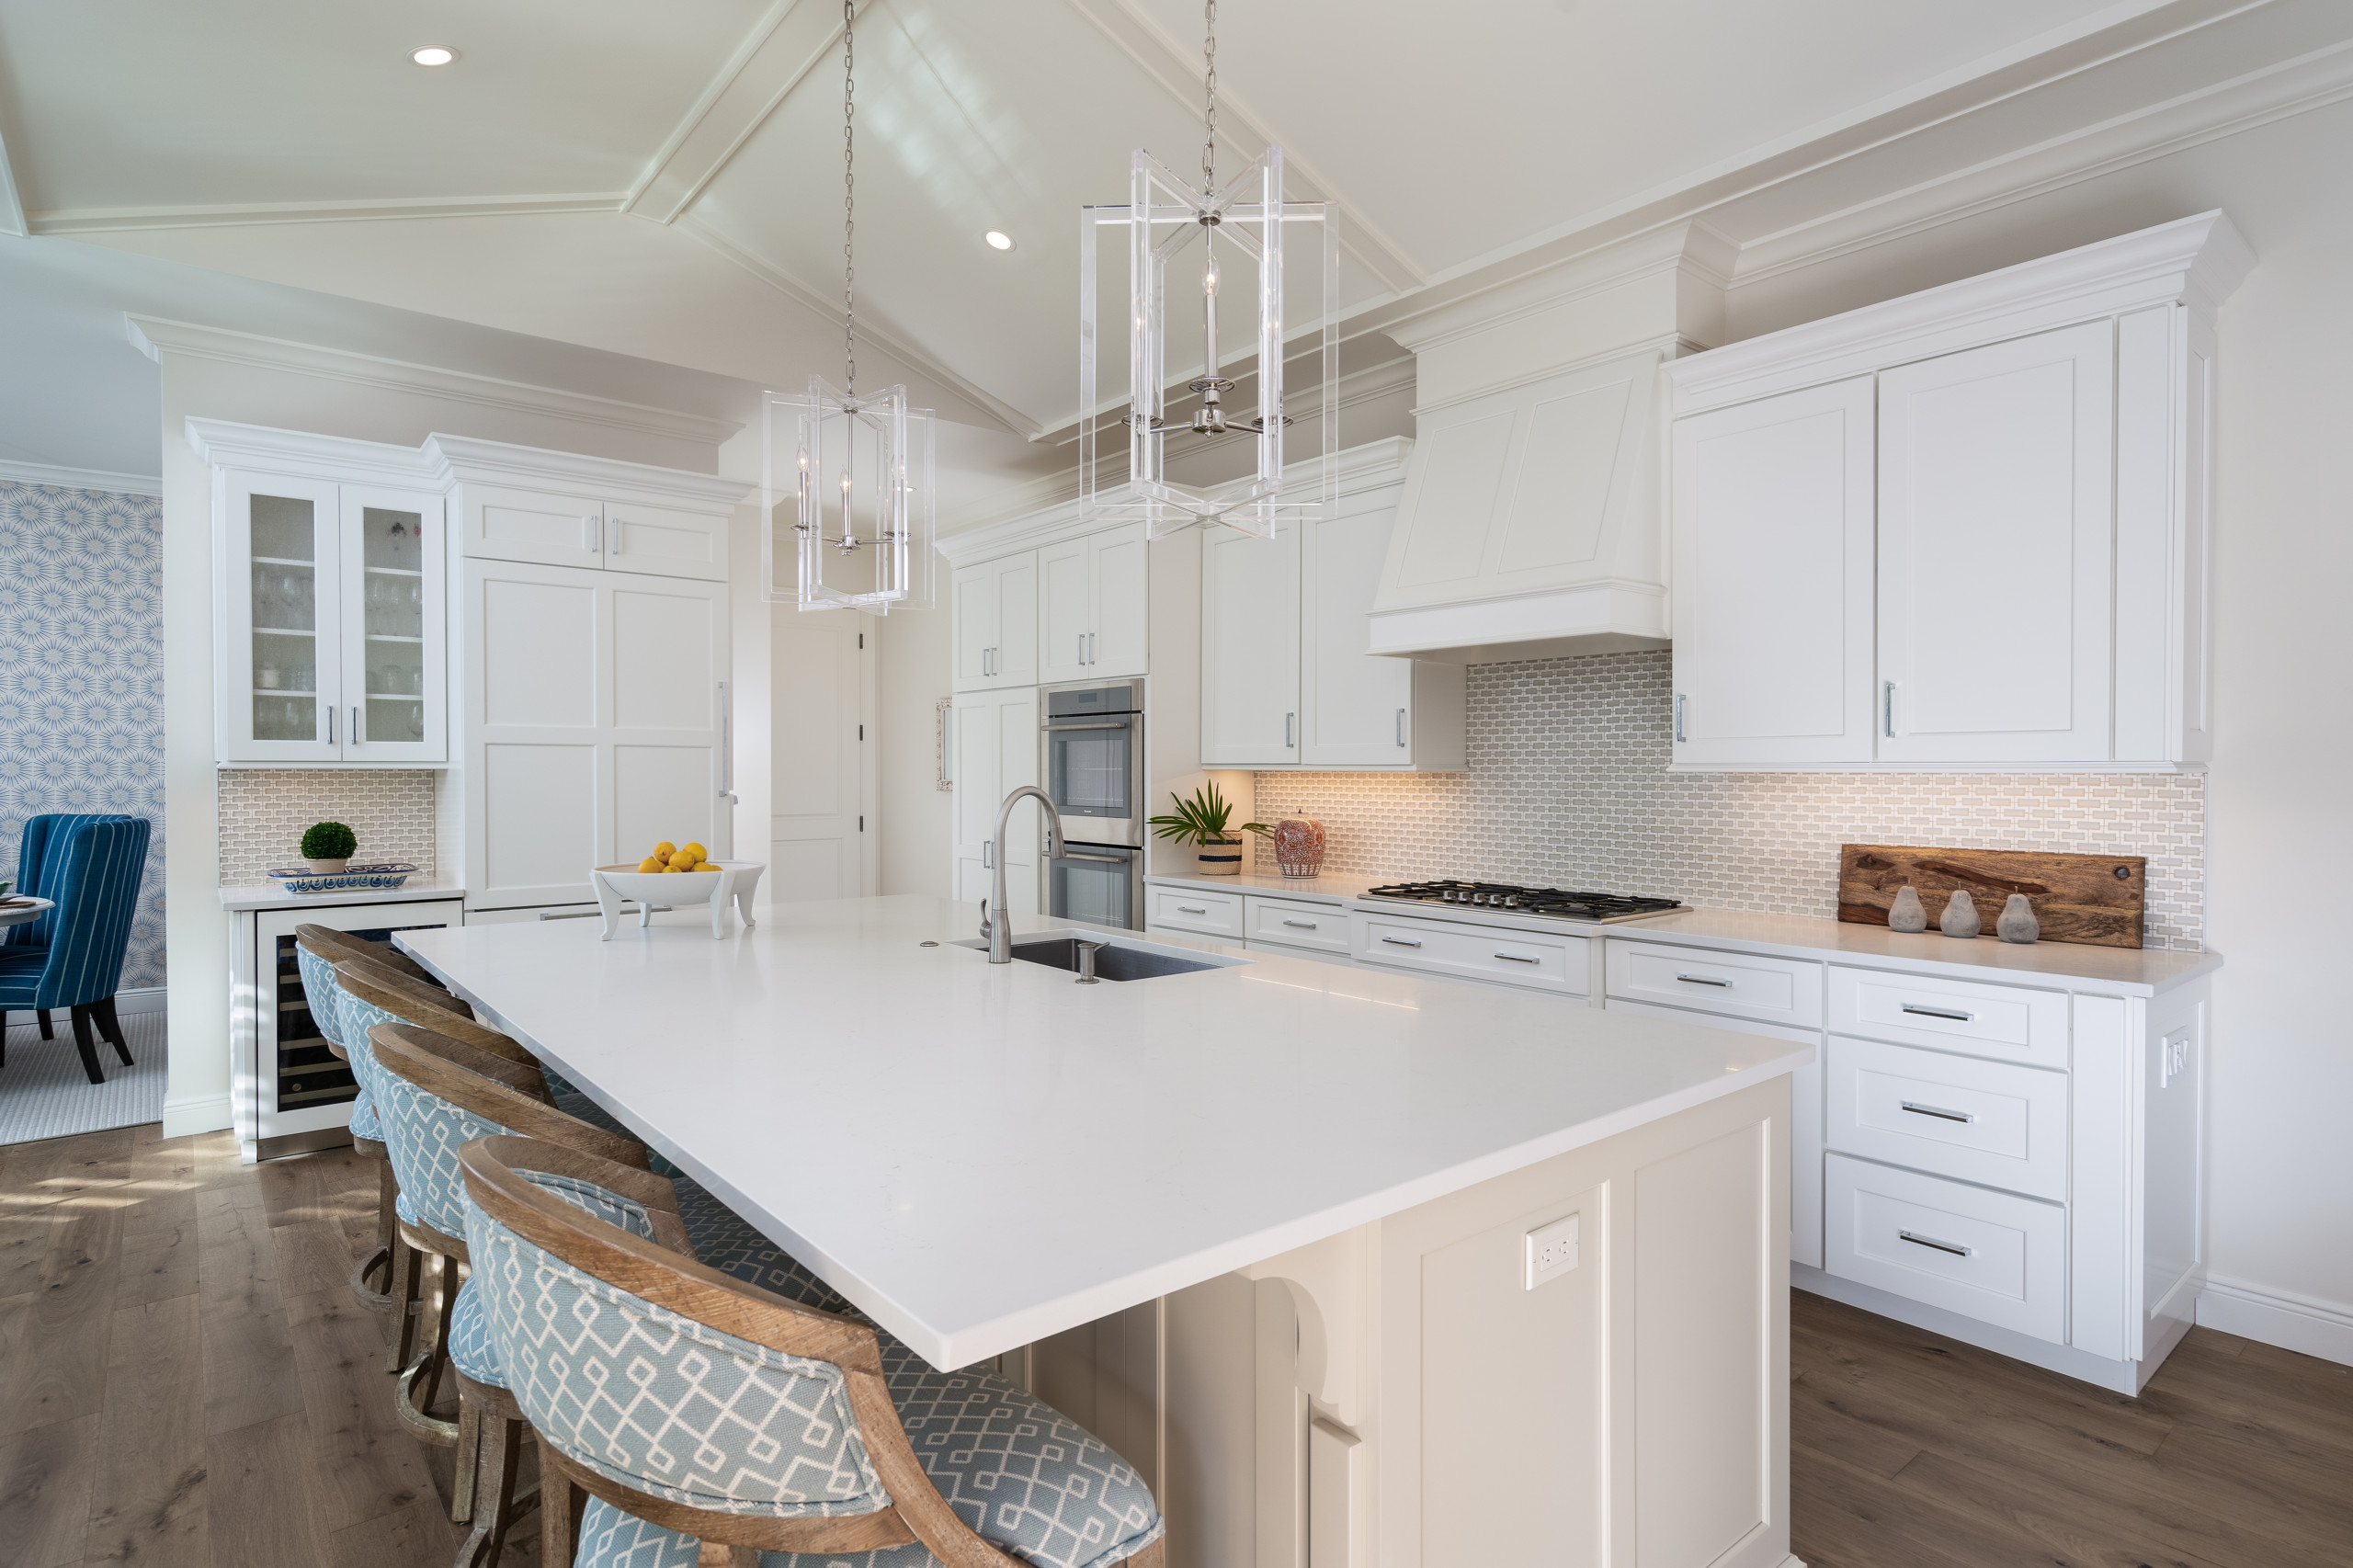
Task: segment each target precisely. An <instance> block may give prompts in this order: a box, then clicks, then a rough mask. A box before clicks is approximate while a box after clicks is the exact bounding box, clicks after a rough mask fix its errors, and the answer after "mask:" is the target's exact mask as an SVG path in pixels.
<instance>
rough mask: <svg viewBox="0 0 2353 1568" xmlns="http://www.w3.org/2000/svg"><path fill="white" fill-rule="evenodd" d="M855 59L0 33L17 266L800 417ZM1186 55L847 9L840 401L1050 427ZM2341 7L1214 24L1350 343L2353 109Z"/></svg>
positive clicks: (315, 15) (983, 16)
mask: <svg viewBox="0 0 2353 1568" xmlns="http://www.w3.org/2000/svg"><path fill="white" fill-rule="evenodd" d="M840 22H841V18H840V12H839V10H838V7H837V6H834V5H828V4H826V3H825V0H665V3H664V4H663V5H661V6H645V5H642V4H638V3H632V0H503V3H502V4H501V5H499V6H481V5H478V4H458V3H455V0H417V3H412V4H404V5H403V6H319V5H316V4H314V3H310V0H235V3H226V0H224V3H221V4H211V5H205V6H190V5H188V4H185V3H184V0H110V3H108V4H107V5H103V6H99V5H71V6H67V5H59V4H56V3H55V0H0V142H5V147H6V167H7V169H8V170H10V171H12V172H13V175H14V178H15V184H16V187H17V201H18V203H19V204H20V206H21V208H22V210H23V216H22V220H21V224H20V227H21V228H22V229H25V230H29V231H30V232H31V233H36V234H45V235H63V236H73V237H75V238H78V239H81V240H85V241H88V242H92V243H97V244H108V245H112V246H116V247H119V248H123V249H129V250H135V251H142V252H145V253H147V254H149V255H152V256H161V257H165V258H169V259H172V260H176V261H186V262H192V263H195V264H198V265H199V266H204V267H212V268H216V269H219V270H221V271H224V272H229V273H233V274H238V275H242V276H244V277H249V278H264V279H267V280H270V281H274V282H278V283H286V284H293V285H298V286H301V287H304V288H310V289H315V290H326V291H330V292H335V293H342V294H347V295H351V296H354V297H357V298H361V299H366V300H369V301H375V302H379V303H382V304H388V305H393V306H398V307H401V308H404V309H409V310H416V311H424V312H431V313H434V314H438V315H445V316H449V317H451V318H454V319H457V320H460V321H468V322H474V323H479V324H485V325H491V326H495V327H499V328H502V329H506V330H511V331H516V332H525V333H532V334H537V335H542V336H548V337H554V338H558V339H561V340H564V341H570V342H577V343H582V344H585V345H589V346H592V347H599V348H604V349H608V350H612V351H616V352H620V353H626V354H631V355H637V356H641V357H644V358H654V359H660V360H665V361H668V362H672V363H677V364H682V365H688V366H692V367H694V368H697V369H705V370H710V371H716V372H719V373H721V374H723V375H727V376H732V377H736V378H740V379H743V380H745V381H759V382H765V383H767V384H771V385H790V384H793V383H794V382H796V381H798V380H800V379H801V378H803V377H805V376H806V375H807V374H809V373H810V372H812V371H824V372H826V373H828V374H837V373H838V370H839V360H840V325H839V309H840V305H839V301H840V293H841V270H840V266H841V216H842V213H841V194H842V192H841V134H840V109H841V101H840V100H841V70H840V56H839V40H840ZM1200 30H1201V17H1200V12H1199V6H1198V5H1196V4H1193V3H1191V0H867V4H865V5H864V6H863V7H862V9H861V14H860V19H859V23H858V105H859V112H858V137H859V140H858V152H859V158H858V315H859V320H860V323H861V325H862V327H863V328H864V329H865V330H864V331H863V332H862V336H863V337H865V339H866V342H867V347H865V348H864V349H862V351H861V353H860V381H861V382H863V383H866V384H873V383H874V382H876V381H881V380H886V379H897V378H899V377H902V376H904V377H905V378H907V379H909V380H910V381H912V382H913V383H915V386H916V389H917V392H918V395H920V396H924V397H926V398H929V399H930V400H932V401H934V402H936V403H938V404H939V405H940V406H941V407H942V409H943V411H944V412H945V413H947V414H948V415H949V417H951V418H955V419H959V420H962V421H964V422H967V423H977V424H991V423H994V424H997V425H1001V426H1004V427H1005V428H1006V429H1009V430H1013V431H1016V432H1018V433H1020V434H1024V435H1029V434H1034V433H1037V432H1040V431H1051V430H1054V429H1057V428H1060V427H1063V426H1066V425H1067V424H1068V422H1069V421H1070V420H1071V419H1072V418H1074V415H1075V413H1076V409H1075V394H1076V386H1075V337H1076V333H1075V320H1074V318H1075V316H1076V312H1077V292H1076V290H1077V283H1076V271H1077V267H1076V232H1077V215H1078V209H1079V207H1080V205H1081V204H1082V203H1085V202H1088V201H1117V200H1119V199H1121V197H1122V193H1123V185H1124V179H1125V175H1126V169H1127V154H1128V152H1129V150H1130V149H1131V148H1132V147H1135V146H1138V145H1143V146H1148V147H1150V148H1152V149H1153V150H1154V152H1155V153H1158V154H1160V155H1161V156H1162V157H1163V158H1164V159H1165V161H1166V162H1167V163H1168V164H1170V165H1172V166H1173V167H1176V168H1178V169H1187V168H1190V167H1193V166H1195V165H1197V163H1198V159H1199V139H1200V129H1201V128H1200V116H1199V97H1200V90H1201V81H1200V52H1199V51H1200ZM2348 40H2353V6H2347V5H2346V4H2344V0H2255V3H2254V4H2252V5H2248V4H2243V3H2242V0H2124V3H2121V4H2119V3H2113V0H1972V3H1971V4H1969V5H1966V6H1956V5H1953V4H1951V3H1950V0H1643V3H1642V4H1629V3H1626V0H1477V3H1475V4H1455V5H1449V6H1432V5H1428V4H1426V3H1425V4H1406V3H1404V0H1280V3H1267V0H1257V3H1256V4H1250V3H1240V4H1237V3H1235V0H1228V3H1227V4H1226V6H1225V7H1224V10H1223V13H1222V17H1221V18H1220V23H1219V53H1218V63H1219V78H1220V86H1221V93H1222V102H1223V110H1222V117H1221V118H1222V142H1224V144H1225V146H1226V148H1227V151H1226V152H1225V153H1224V154H1223V157H1224V160H1225V162H1224V166H1225V167H1227V168H1232V167H1233V166H1235V165H1237V164H1238V162H1239V160H1240V159H1241V158H1242V157H1245V156H1247V155H1249V154H1251V153H1256V152H1257V151H1258V150H1259V148H1260V147H1261V146H1262V145H1263V144H1264V143H1265V142H1266V141H1267V140H1268V139H1274V140H1279V141H1280V142H1282V143H1283V144H1284V147H1285V149H1286V153H1287V155H1288V157H1289V158H1290V162H1291V165H1292V167H1293V170H1294V172H1295V174H1296V175H1297V176H1298V179H1297V181H1296V183H1297V184H1298V185H1299V186H1301V187H1303V188H1304V190H1305V192H1306V193H1307V194H1311V195H1316V196H1321V197H1324V198H1327V199H1332V200H1334V201H1336V202H1337V203H1338V204H1339V206H1340V211H1341V216H1342V223H1341V233H1342V235H1343V238H1344V242H1345V247H1346V248H1345V253H1344V259H1343V297H1344V300H1345V301H1346V302H1347V310H1348V311H1349V312H1352V313H1353V314H1354V316H1355V317H1356V321H1357V324H1358V328H1359V329H1364V330H1374V329H1378V328H1379V327H1381V325H1382V324H1385V323H1388V322H1392V321H1394V320H1395V319H1397V317H1398V316H1400V315H1401V314H1404V313H1407V312H1412V311H1414V310H1416V309H1421V308H1426V307H1427V305H1428V304H1429V303H1430V302H1432V301H1437V300H1438V299H1441V298H1444V297H1447V296H1448V295H1449V293H1460V292H1461V291H1464V290H1471V289H1474V288H1478V287H1483V286H1484V285H1486V284H1487V283H1489V282H1492V281H1494V280H1495V279H1497V278H1501V277H1503V276H1506V275H1507V274H1508V273H1509V272H1510V271H1511V270H1512V269H1513V268H1514V267H1529V266H1534V265H1538V264H1540V263H1541V262H1542V261H1543V260H1545V259H1546V258H1548V257H1551V258H1558V257H1559V256H1564V255H1570V254H1574V252H1575V251H1576V250H1577V249H1578V248H1580V247H1587V248H1589V247H1590V246H1591V245H1593V244H1597V243H1599V242H1602V241H1605V240H1608V239H1610V238H1614V237H1618V236H1620V235H1622V234H1625V233H1633V232H1637V231H1639V230H1640V229H1642V228H1643V227H1646V226H1652V225H1655V224H1657V223H1660V222H1670V221H1679V220H1681V219H1685V218H1690V217H1695V216H1696V217H1701V218H1703V219H1704V220H1705V221H1706V222H1708V223H1709V224H1710V225H1711V226H1712V227H1714V228H1716V229H1717V230H1718V231H1719V232H1720V233H1722V235H1723V236H1724V238H1725V239H1726V241H1727V243H1728V244H1730V245H1731V246H1732V247H1733V250H1734V251H1735V252H1736V253H1737V254H1739V255H1740V256H1742V257H1743V265H1748V264H1755V265H1758V266H1763V265H1768V264H1778V263H1779V260H1782V259H1785V258H1786V257H1787V256H1790V255H1796V254H1801V253H1804V252H1807V251H1808V250H1809V249H1813V250H1820V249H1823V248H1825V247H1828V248H1835V247H1836V246H1837V245H1840V244H1856V243H1864V242H1865V241H1867V240H1868V239H1869V237H1870V234H1871V233H1876V232H1878V230H1875V229H1874V228H1873V225H1874V224H1877V225H1879V228H1880V229H1887V230H1892V229H1893V228H1896V227H1900V226H1901V225H1902V224H1904V223H1905V222H1917V221H1925V220H1921V219H1919V218H1918V216H1917V213H1918V212H1928V213H1931V214H1933V212H1934V211H1936V210H1942V209H1940V208H1939V207H1938V203H1939V202H1942V203H1943V206H1944V207H1945V208H1951V207H1955V206H1958V205H1961V204H1963V203H1965V201H1966V199H1967V182H1968V181H1969V180H1970V179H1972V178H1984V177H1987V176H1984V170H1985V169H1987V168H1988V167H1991V166H1993V165H2002V166H2003V167H2005V168H2006V169H2008V170H2009V171H2010V172H2011V173H2013V174H2017V173H2018V172H2019V171H2022V170H2024V171H2028V172H2030V170H2028V165H2030V164H2031V163H2032V161H2033V160H2035V159H2038V158H2040V159H2043V160H2045V161H2052V160H2056V163H2055V164H2054V166H2057V165H2065V166H2067V167H2069V168H2087V167H2091V166H2094V165H2097V163H2098V161H2099V160H2100V159H2101V158H2109V159H2111V160H2112V159H2113V158H2115V157H2117V156H2129V155H2146V154H2147V152H2148V149H2150V148H2153V147H2156V146H2159V145H2161V144H2162V143H2163V142H2164V141H2165V138H2166V137H2167V136H2173V137H2176V138H2178V136H2179V134H2181V126H2182V125H2184V124H2189V123H2191V122H2193V121H2194V122H2196V123H2197V124H2207V123H2208V122H2210V121H2211V125H2213V126H2223V127H2225V128H2227V126H2228V125H2230V124H2233V123H2238V122H2240V121H2243V120H2245V119H2248V118H2249V117H2251V116H2257V115H2260V114H2261V113H2265V112H2271V111H2273V110H2276V108H2278V106H2279V104H2281V103H2289V102H2304V101H2308V100H2310V99H2311V98H2312V97H2313V96H2314V95H2325V94H2329V93H2337V92H2342V91H2347V90H2353V43H2348ZM428 42H435V43H444V44H448V45H449V46H451V47H454V48H456V49H457V50H459V51H460V59H459V61H458V62H456V63H455V64H453V65H450V66H448V67H444V68H441V69H438V70H428V69H423V68H419V67H417V66H415V65H413V64H411V63H409V62H408V60H407V58H406V56H407V51H409V50H410V49H412V48H414V47H415V46H416V45H418V44H422V43H428ZM2300 95H2301V97H2300ZM2185 102H2187V103H2191V104H2192V105H2193V106H2203V109H2204V111H2205V113H2206V118H2205V119H2204V120H2200V119H2198V116H2197V114H2195V113H2191V112H2189V111H2187V110H2184V109H2183V108H2181V105H2182V104H2183V103H2185ZM2234 116H2235V117H2237V119H2234V118H2233V117H2234ZM2193 129H2194V127H2193ZM2210 130H2211V126H2210ZM2053 149H2059V150H2060V151H2057V152H2054V151H2053ZM2012 183H2013V184H2015V183H2016V181H2015V180H2013V181H2012ZM1923 192H1930V193H1933V195H1934V199H1931V198H1930V197H1929V196H1924V195H1923V194H1922V193H1923ZM1907 204H1908V205H1907ZM1915 210H1917V211H1916V212H1915ZM8 222H9V214H8V213H7V212H6V211H5V210H0V226H6V224H7V223H8ZM990 228H997V229H1002V230H1005V231H1006V232H1007V233H1011V234H1013V235H1014V236H1015V238H1016V239H1017V241H1018V242H1019V243H1018V245H1017V248H1016V249H1014V250H1013V251H1011V252H1008V253H998V252H995V251H993V250H991V249H989V248H987V247H986V246H985V245H984V244H983V242H982V238H981V236H982V233H983V231H984V230H987V229H990ZM0 243H5V242H0ZM1734 270H1735V271H1737V270H1738V268H1737V267H1735V269H1734ZM1734 280H1735V281H1737V278H1735V279H1734Z"/></svg>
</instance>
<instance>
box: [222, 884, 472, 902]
mask: <svg viewBox="0 0 2353 1568" xmlns="http://www.w3.org/2000/svg"><path fill="white" fill-rule="evenodd" d="M465 896H466V890H465V888H464V887H463V886H462V885H460V883H457V882H444V881H418V880H417V879H416V878H415V877H411V878H410V879H409V880H408V881H406V882H404V883H403V884H402V885H401V886H399V887H396V888H391V889H386V890H384V891H381V892H287V891H286V890H285V889H284V888H281V887H279V886H278V884H277V883H276V882H265V883H263V884H262V885H261V886H259V887H244V888H222V890H221V907H222V908H223V909H228V910H239V909H300V908H301V907H302V906H303V905H305V904H313V905H315V906H317V907H318V908H321V909H326V908H331V907H333V906H334V905H335V904H343V903H419V902H421V901H423V900H425V899H429V898H463V897H465Z"/></svg>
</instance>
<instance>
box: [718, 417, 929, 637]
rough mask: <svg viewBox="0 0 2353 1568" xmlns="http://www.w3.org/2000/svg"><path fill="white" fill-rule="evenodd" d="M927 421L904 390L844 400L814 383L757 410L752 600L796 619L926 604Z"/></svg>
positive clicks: (876, 612) (880, 612) (885, 611)
mask: <svg viewBox="0 0 2353 1568" xmlns="http://www.w3.org/2000/svg"><path fill="white" fill-rule="evenodd" d="M934 423H935V422H934V419H933V415H932V411H931V410H929V409H927V408H910V407H908V406H907V389H906V388H905V387H904V386H895V387H892V388H890V389H888V390H887V391H884V392H877V393H872V394H870V395H867V396H864V397H857V398H853V397H850V396H849V395H847V393H844V392H836V391H835V389H834V388H833V387H832V386H831V385H829V384H828V383H827V382H826V381H825V379H824V377H823V376H812V377H810V378H809V390H808V392H807V393H805V394H804V395H802V396H800V397H786V396H783V395H781V394H779V393H777V392H766V393H763V394H762V395H761V399H760V511H761V515H762V517H764V518H766V520H767V527H766V528H764V529H763V530H762V532H761V536H760V540H761V545H760V557H761V567H762V572H763V582H762V596H761V597H764V598H766V599H767V601H768V602H769V603H771V604H797V605H799V606H800V607H801V608H802V609H862V610H865V611H867V612H868V613H869V614H871V615H886V614H888V613H889V612H890V609H891V607H892V606H893V605H907V606H910V607H912V608H917V609H925V608H929V607H930V605H931V602H932V556H933V550H932V544H933V539H934V534H935V531H936V525H937V518H936V516H935V509H934V506H933V494H934V487H933V483H932V460H933V428H934Z"/></svg>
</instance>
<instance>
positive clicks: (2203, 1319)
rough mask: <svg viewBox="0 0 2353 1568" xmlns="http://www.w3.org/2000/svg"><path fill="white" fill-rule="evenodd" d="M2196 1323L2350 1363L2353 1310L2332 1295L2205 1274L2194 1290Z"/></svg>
mask: <svg viewBox="0 0 2353 1568" xmlns="http://www.w3.org/2000/svg"><path fill="white" fill-rule="evenodd" d="M2198 1325H2199V1326H2200V1328H2211V1329H2218V1330H2220V1331H2221V1332H2222V1333H2224V1334H2235V1335H2238V1336H2239V1337H2240V1338H2242V1339H2259V1340H2261V1341H2262V1342H2263V1343H2264V1344H2266V1345H2276V1346H2279V1348H2280V1349H2282V1350H2300V1351H2302V1353H2303V1354H2305V1355H2307V1356H2317V1357H2319V1358H2321V1359H2323V1360H2325V1361H2339V1362H2342V1363H2344V1364H2345V1365H2346V1366H2348V1367H2353V1312H2349V1311H2347V1309H2346V1308H2345V1307H2343V1306H2341V1305H2339V1304H2338V1303H2336V1302H2335V1301H2316V1300H2314V1299H2313V1297H2310V1296H2299V1295H2296V1294H2294V1293H2292V1292H2290V1291H2286V1290H2264V1289H2262V1288H2261V1287H2260V1286H2256V1285H2249V1284H2247V1283H2246V1282H2245V1281H2244V1280H2239V1279H2218V1278H2209V1279H2208V1280H2207V1281H2206V1289H2205V1290H2201V1291H2200V1292H2199V1293H2198Z"/></svg>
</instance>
